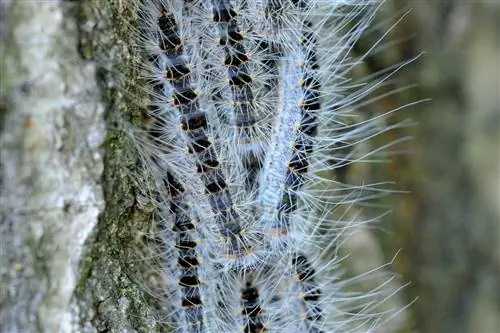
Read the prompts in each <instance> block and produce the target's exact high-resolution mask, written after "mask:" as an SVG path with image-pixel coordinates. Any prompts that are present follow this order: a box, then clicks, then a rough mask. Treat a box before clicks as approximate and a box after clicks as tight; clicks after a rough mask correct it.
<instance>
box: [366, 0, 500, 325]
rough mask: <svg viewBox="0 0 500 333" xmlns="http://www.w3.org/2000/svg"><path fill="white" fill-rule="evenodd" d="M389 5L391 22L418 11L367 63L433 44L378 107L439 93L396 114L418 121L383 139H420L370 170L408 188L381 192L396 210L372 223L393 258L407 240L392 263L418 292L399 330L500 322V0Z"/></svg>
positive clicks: (407, 297) (376, 64)
mask: <svg viewBox="0 0 500 333" xmlns="http://www.w3.org/2000/svg"><path fill="white" fill-rule="evenodd" d="M385 6H386V7H384V8H383V10H382V17H381V18H380V22H381V25H384V24H385V27H386V28H387V27H390V26H391V25H392V24H393V23H394V17H401V16H402V15H403V14H404V13H406V11H407V10H408V9H411V11H410V12H409V13H407V15H406V16H405V17H404V18H403V20H402V21H401V22H400V23H399V24H398V25H397V26H396V27H395V28H394V30H392V32H391V36H390V40H398V41H399V42H397V43H396V44H395V45H393V46H391V47H388V48H387V49H386V50H384V51H383V52H380V53H377V54H375V55H374V56H373V57H371V58H368V59H367V61H366V63H365V67H366V69H365V70H366V71H367V73H370V72H371V73H373V72H376V71H377V70H379V69H381V68H386V67H387V66H389V65H391V64H394V63H397V62H398V61H401V60H404V59H410V58H412V57H414V56H415V55H417V54H419V53H420V52H422V51H423V52H425V54H424V55H423V56H422V57H420V58H419V59H418V60H417V61H415V62H414V63H412V64H410V65H409V66H407V67H406V68H405V69H404V70H403V71H401V72H400V73H399V74H397V80H395V82H394V83H391V86H390V87H388V88H387V89H388V90H390V89H397V88H401V87H405V86H408V85H412V84H416V85H417V86H416V87H412V88H411V89H407V90H405V91H403V92H400V93H398V94H395V95H393V96H389V97H387V98H383V99H381V100H378V101H376V102H375V108H376V109H377V112H382V111H383V110H391V109H393V108H395V107H397V106H400V105H404V104H407V103H409V102H412V101H420V100H424V99H427V98H429V99H431V100H430V101H425V102H422V103H420V104H417V105H415V106H412V107H410V108H408V109H405V110H404V111H402V112H400V113H399V114H398V115H397V116H396V117H394V118H393V119H392V120H391V121H398V120H399V121H401V120H403V119H406V118H411V119H412V120H414V121H415V122H416V123H417V124H416V125H415V126H411V127H408V128H404V129H401V130H398V131H397V132H393V133H392V134H391V136H390V137H387V136H384V138H383V139H380V140H382V141H384V140H385V141H387V142H390V141H391V140H394V139H396V138H398V137H402V136H411V137H412V139H411V140H410V141H408V142H407V143H405V144H404V145H401V146H399V148H400V150H404V151H405V152H404V153H402V154H395V155H394V156H392V157H391V163H390V164H388V165H384V166H383V167H380V166H377V167H374V168H372V169H371V170H370V172H371V173H372V175H373V176H374V177H373V178H375V179H385V180H388V179H389V180H394V181H395V182H396V186H395V187H396V188H398V189H402V190H407V191H408V193H404V194H399V193H398V194H392V195H390V196H388V197H387V198H384V199H383V200H382V201H381V202H380V203H381V204H384V205H387V206H388V207H392V214H390V215H389V216H387V217H384V218H383V221H382V222H381V223H380V224H378V225H377V226H376V228H375V230H372V231H370V232H371V234H372V236H374V237H375V238H376V239H377V240H378V242H377V243H378V244H379V247H380V248H379V249H378V250H380V251H381V253H383V258H384V260H385V262H388V261H391V260H392V258H393V257H394V255H395V249H396V250H397V249H401V251H400V253H399V254H398V255H397V257H396V259H395V261H394V263H393V265H392V269H394V270H395V271H397V273H398V274H399V275H400V277H401V279H400V280H401V281H402V282H408V281H409V282H410V285H409V286H407V287H406V288H404V289H403V291H402V292H401V294H400V297H401V299H400V300H399V301H400V302H404V303H405V304H408V303H410V302H411V301H412V300H415V299H416V298H418V299H417V300H416V302H415V303H413V304H412V305H411V306H410V307H409V308H408V309H407V310H406V311H405V314H404V316H402V318H403V319H400V322H399V323H398V324H397V325H396V326H397V327H396V328H392V329H391V331H392V330H394V331H397V332H425V333H434V332H450V333H451V332H453V333H462V332H463V333H466V332H467V333H472V332H478V333H495V332H500V199H499V198H500V196H499V191H500V190H499V189H500V170H499V165H500V134H499V128H500V97H499V96H500V1H497V0H495V1H486V0H480V1H458V0H455V1H454V0H447V1H433V0H419V1H411V2H408V1H400V0H393V1H388V2H387V3H386V4H385ZM391 19H392V20H391ZM386 21H387V22H386ZM383 30H384V29H381V31H383ZM375 35H376V33H375ZM372 43H373V39H372ZM367 44H369V42H367ZM365 49H366V47H365ZM382 143H383V142H382ZM388 330H389V329H388V328H387V331H388Z"/></svg>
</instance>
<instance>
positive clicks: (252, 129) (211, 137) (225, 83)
mask: <svg viewBox="0 0 500 333" xmlns="http://www.w3.org/2000/svg"><path fill="white" fill-rule="evenodd" d="M379 5H380V4H379V3H376V2H373V1H319V0H312V1H306V0H303V1H278V0H269V1H229V0H221V1H216V0H213V1H167V0H152V1H143V2H142V3H139V4H137V7H138V13H139V21H140V28H138V29H137V30H135V31H134V30H132V31H134V33H133V34H131V36H134V38H135V39H136V40H137V41H138V44H137V49H138V52H139V53H140V54H142V59H144V62H143V63H142V64H141V73H142V76H143V80H144V81H145V82H146V86H145V87H144V89H143V91H144V94H145V95H147V96H149V97H148V98H149V100H150V105H149V107H148V108H145V109H144V112H145V114H146V115H147V117H148V118H149V119H150V120H149V125H148V127H147V128H146V133H148V135H147V138H146V139H139V140H136V142H137V143H138V149H139V150H140V151H142V153H141V155H142V156H143V157H144V161H145V163H144V164H145V165H146V166H147V170H148V171H149V172H150V173H151V174H152V175H153V178H154V180H155V184H156V191H157V193H158V195H155V198H154V199H152V200H153V201H154V202H155V205H156V206H158V207H159V210H158V219H157V223H158V224H159V228H160V230H161V231H160V233H161V235H162V237H161V238H162V242H163V243H164V244H165V245H164V246H163V252H164V253H163V263H164V265H165V268H164V274H165V279H166V280H167V281H170V283H168V285H169V288H168V291H167V292H166V295H167V296H166V297H167V298H168V303H169V304H168V307H167V309H169V310H167V313H166V314H165V315H166V317H167V322H168V324H169V326H171V328H172V329H173V330H174V331H176V332H237V331H241V332H347V331H359V330H363V329H365V330H369V329H372V328H374V327H376V326H377V325H378V324H380V322H383V321H384V320H385V319H384V318H385V315H384V314H383V313H381V312H378V311H381V310H377V309H378V304H379V303H378V302H377V301H376V299H377V296H378V295H379V291H380V290H377V289H375V290H373V291H372V292H368V293H366V294H364V295H362V294H353V295H352V296H351V297H349V294H344V293H342V292H341V289H342V286H345V285H348V284H349V283H351V282H350V281H342V279H341V277H340V276H338V274H339V273H338V272H335V268H336V267H337V265H338V262H339V259H338V258H336V256H335V251H336V250H335V248H336V247H337V246H338V244H337V243H338V242H339V241H340V238H341V236H342V234H343V233H344V231H345V230H346V228H350V227H352V226H354V225H356V224H357V223H364V222H363V221H349V220H348V221H343V220H342V218H340V219H337V218H333V217H332V216H331V214H330V213H329V210H330V209H332V208H335V207H341V206H345V205H347V206H350V205H352V204H357V203H359V202H362V201H363V200H366V199H368V198H370V197H373V196H377V195H380V194H379V190H378V189H377V187H376V186H374V187H373V188H372V187H371V186H369V185H366V186H363V187H362V188H359V189H357V188H355V187H351V186H349V185H342V184H340V183H338V182H336V181H332V180H331V179H330V178H327V177H325V176H324V175H323V173H324V172H325V171H328V170H335V169H340V168H342V167H344V166H345V165H349V164H352V163H355V162H363V161H367V162H369V161H370V159H371V158H373V157H374V156H376V155H377V153H378V152H379V151H381V150H383V149H384V148H386V147H382V148H380V149H379V150H374V151H370V152H367V153H361V154H360V153H359V152H357V150H356V146H358V145H360V144H363V143H364V142H365V141H366V140H369V139H370V138H372V137H375V136H378V135H380V134H383V133H385V132H386V131H388V130H390V129H392V128H395V127H398V126H400V124H396V125H392V126H386V125H383V124H382V125H381V124H380V122H379V120H380V118H381V117H384V116H388V115H389V114H390V113H388V114H387V115H383V116H377V117H373V118H371V119H370V118H369V117H365V118H361V120H356V117H357V116H356V112H355V108H356V106H357V105H359V104H361V103H362V102H363V99H364V98H366V97H367V96H368V95H369V94H370V93H372V92H373V91H374V90H376V89H377V87H378V86H382V85H383V84H384V82H385V81H386V80H388V79H389V78H390V77H391V76H392V75H393V74H394V73H395V72H396V71H397V70H398V69H399V68H400V67H402V66H403V65H404V64H400V66H399V67H395V68H394V69H392V70H390V71H389V72H388V73H386V74H382V75H380V76H379V77H378V78H375V79H373V81H372V82H368V83H366V84H351V83H350V79H349V75H350V72H351V71H352V69H353V68H354V67H355V66H356V65H358V64H359V63H361V62H362V58H363V57H361V59H356V58H353V57H352V56H351V49H352V48H353V46H354V45H355V43H356V42H357V41H358V39H359V38H360V36H362V35H363V33H364V32H365V30H366V29H367V28H368V27H369V26H370V24H371V22H372V21H373V19H374V17H375V14H376V12H377V9H378V6H379ZM144 140H145V141H144ZM332 161H333V163H332ZM358 190H359V191H358ZM360 191H361V192H360ZM370 192H372V194H370ZM361 193H362V194H361ZM358 302H359V303H358ZM351 306H352V307H351Z"/></svg>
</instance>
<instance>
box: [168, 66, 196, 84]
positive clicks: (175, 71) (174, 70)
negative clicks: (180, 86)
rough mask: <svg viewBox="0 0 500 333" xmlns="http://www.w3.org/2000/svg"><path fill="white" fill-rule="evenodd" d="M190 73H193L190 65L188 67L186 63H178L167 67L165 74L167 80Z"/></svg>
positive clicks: (174, 79)
mask: <svg viewBox="0 0 500 333" xmlns="http://www.w3.org/2000/svg"><path fill="white" fill-rule="evenodd" d="M189 73H191V70H190V69H189V67H187V66H186V65H185V64H178V65H175V66H172V67H168V68H166V69H165V73H164V75H165V78H166V79H167V80H173V81H177V80H180V79H181V78H183V77H185V76H186V75H189Z"/></svg>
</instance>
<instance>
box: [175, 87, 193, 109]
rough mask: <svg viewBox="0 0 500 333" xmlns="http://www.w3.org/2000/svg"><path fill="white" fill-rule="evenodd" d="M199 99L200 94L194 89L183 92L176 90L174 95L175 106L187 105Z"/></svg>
mask: <svg viewBox="0 0 500 333" xmlns="http://www.w3.org/2000/svg"><path fill="white" fill-rule="evenodd" d="M196 98H198V94H197V93H196V91H195V90H194V89H192V88H187V89H185V90H183V91H179V90H176V91H175V93H174V105H187V104H189V103H192V102H193V101H194V100H196Z"/></svg>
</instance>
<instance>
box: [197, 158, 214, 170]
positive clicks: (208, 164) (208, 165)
mask: <svg viewBox="0 0 500 333" xmlns="http://www.w3.org/2000/svg"><path fill="white" fill-rule="evenodd" d="M218 167H219V161H217V160H216V159H213V160H208V161H204V162H203V163H197V164H196V173H205V172H210V171H213V170H216V169H217V168H218Z"/></svg>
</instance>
